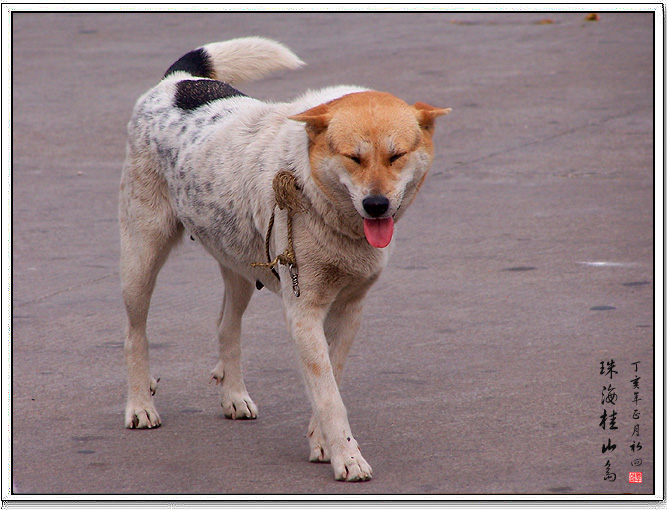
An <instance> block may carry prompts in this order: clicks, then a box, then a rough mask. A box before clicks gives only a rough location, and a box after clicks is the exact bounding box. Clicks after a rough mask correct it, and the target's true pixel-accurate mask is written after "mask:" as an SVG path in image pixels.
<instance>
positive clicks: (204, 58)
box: [165, 37, 304, 85]
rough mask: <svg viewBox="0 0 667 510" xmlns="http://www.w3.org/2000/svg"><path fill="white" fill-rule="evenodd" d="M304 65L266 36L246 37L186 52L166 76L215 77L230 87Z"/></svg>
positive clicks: (284, 47)
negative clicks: (180, 73) (183, 74)
mask: <svg viewBox="0 0 667 510" xmlns="http://www.w3.org/2000/svg"><path fill="white" fill-rule="evenodd" d="M302 65H304V62H302V61H301V59H300V58H299V57H297V56H296V55H295V54H294V53H293V52H292V51H291V50H289V49H288V48H287V47H286V46H283V45H282V44H280V43H278V42H276V41H272V40H271V39H265V38H263V37H242V38H239V39H231V40H229V41H224V42H215V43H210V44H207V45H205V46H202V47H201V48H197V49H196V50H193V51H191V52H189V53H186V54H185V55H183V56H182V57H181V58H179V59H178V60H177V61H176V62H174V63H173V64H172V66H171V67H170V68H169V69H168V70H167V72H166V73H165V77H167V76H169V75H170V74H172V73H176V72H184V73H187V74H189V75H190V76H193V77H199V78H211V79H213V80H218V81H223V82H225V83H228V84H230V85H236V84H238V83H241V82H244V81H250V80H256V79H258V78H261V77H262V76H264V75H266V74H268V73H270V72H272V71H278V70H280V69H296V68H298V67H301V66H302Z"/></svg>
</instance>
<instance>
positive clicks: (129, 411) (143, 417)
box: [125, 403, 162, 429]
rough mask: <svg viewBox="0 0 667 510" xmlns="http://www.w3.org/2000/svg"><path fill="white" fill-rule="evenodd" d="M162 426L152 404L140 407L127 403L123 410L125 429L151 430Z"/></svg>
mask: <svg viewBox="0 0 667 510" xmlns="http://www.w3.org/2000/svg"><path fill="white" fill-rule="evenodd" d="M160 425H162V422H161V421H160V415H159V414H158V413H157V411H156V410H155V406H154V405H153V404H152V403H148V404H144V405H140V404H133V403H128V404H127V407H126V408H125V428H128V429H153V428H156V427H159V426H160Z"/></svg>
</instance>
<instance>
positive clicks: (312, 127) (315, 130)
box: [288, 104, 331, 140]
mask: <svg viewBox="0 0 667 510" xmlns="http://www.w3.org/2000/svg"><path fill="white" fill-rule="evenodd" d="M288 118H289V119H290V120H296V121H298V122H305V123H306V131H307V132H308V136H309V137H310V139H311V140H314V139H315V138H316V137H317V136H318V135H319V134H320V133H322V132H323V131H324V130H325V129H326V128H327V127H328V126H329V121H330V120H331V113H330V112H329V107H328V105H326V104H321V105H318V106H315V107H314V108H311V109H310V110H306V111H305V112H303V113H300V114H298V115H292V116H291V117H288Z"/></svg>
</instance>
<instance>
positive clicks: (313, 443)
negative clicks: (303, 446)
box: [308, 421, 331, 462]
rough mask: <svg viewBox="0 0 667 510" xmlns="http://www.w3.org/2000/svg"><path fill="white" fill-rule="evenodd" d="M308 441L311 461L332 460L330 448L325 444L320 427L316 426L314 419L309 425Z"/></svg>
mask: <svg viewBox="0 0 667 510" xmlns="http://www.w3.org/2000/svg"><path fill="white" fill-rule="evenodd" d="M308 443H309V444H310V459H309V460H310V462H329V461H330V460H331V455H329V448H327V447H326V446H325V444H326V443H325V441H324V437H323V436H322V433H321V432H320V428H319V427H316V426H314V425H313V422H312V421H311V424H310V426H309V427H308Z"/></svg>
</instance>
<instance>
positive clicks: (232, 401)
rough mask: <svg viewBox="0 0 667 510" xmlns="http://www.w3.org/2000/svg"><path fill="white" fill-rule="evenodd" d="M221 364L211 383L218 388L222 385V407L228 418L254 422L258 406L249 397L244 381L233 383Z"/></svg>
mask: <svg viewBox="0 0 667 510" xmlns="http://www.w3.org/2000/svg"><path fill="white" fill-rule="evenodd" d="M226 375H227V374H225V372H224V370H223V369H222V366H221V364H220V363H218V365H217V366H216V367H215V369H214V370H213V372H212V376H211V381H210V382H213V381H215V384H216V386H217V385H218V384H222V390H221V392H220V405H221V406H222V411H223V413H224V414H225V417H226V418H229V419H231V420H254V419H255V418H257V406H256V405H255V403H254V402H253V401H252V399H251V398H250V395H248V391H247V390H246V388H245V384H244V383H243V380H241V382H238V381H231V380H229V378H228V377H226Z"/></svg>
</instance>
